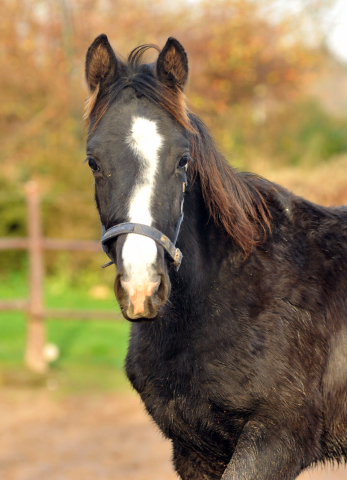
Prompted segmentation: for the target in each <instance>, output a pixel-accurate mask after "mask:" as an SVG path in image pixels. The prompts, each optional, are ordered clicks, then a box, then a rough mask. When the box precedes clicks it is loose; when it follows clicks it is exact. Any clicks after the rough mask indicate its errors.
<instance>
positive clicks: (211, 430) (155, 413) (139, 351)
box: [126, 339, 244, 461]
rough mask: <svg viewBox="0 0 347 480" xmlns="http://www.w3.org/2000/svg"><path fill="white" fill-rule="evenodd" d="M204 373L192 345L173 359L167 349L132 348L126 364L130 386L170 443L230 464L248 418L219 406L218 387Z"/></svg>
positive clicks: (142, 346) (138, 346)
mask: <svg viewBox="0 0 347 480" xmlns="http://www.w3.org/2000/svg"><path fill="white" fill-rule="evenodd" d="M171 340H173V339H171ZM205 367H206V366H205V365H204V363H203V362H202V361H201V359H200V361H199V357H198V356H197V355H196V352H193V351H192V349H191V348H189V342H187V348H186V349H180V351H176V352H175V350H174V348H173V352H172V353H171V356H168V354H167V352H166V353H165V349H164V348H163V349H162V350H160V349H157V348H156V349H153V351H152V349H151V348H150V346H149V345H146V346H145V345H144V343H143V339H142V341H140V342H138V344H137V342H135V343H133V344H132V345H131V346H130V348H129V352H128V356H127V362H126V370H127V375H128V377H129V379H130V381H131V383H132V384H133V386H134V388H135V389H136V390H137V391H138V392H139V394H140V395H141V398H142V400H143V402H144V404H145V406H146V409H147V411H148V412H149V414H150V415H151V416H152V417H153V419H154V420H155V422H156V423H157V425H158V426H159V427H160V429H161V430H162V431H163V433H164V434H165V435H166V436H167V437H168V438H171V439H173V440H174V441H176V442H178V443H180V444H182V445H186V446H188V445H189V447H190V448H191V447H192V446H194V447H193V448H194V449H195V450H196V452H199V453H201V454H203V455H205V456H206V455H207V456H211V457H213V458H219V459H220V458H222V459H223V461H224V460H225V461H227V459H228V458H230V456H231V455H232V452H233V449H234V446H235V444H236V441H237V438H238V436H239V434H240V432H241V430H242V427H243V425H244V418H241V417H239V416H238V415H237V414H235V412H233V411H231V410H230V409H228V408H227V407H225V408H224V407H223V406H222V405H221V404H220V403H217V402H216V398H215V397H216V396H218V395H216V385H214V386H211V384H210V383H209V378H208V375H207V374H206V368H205Z"/></svg>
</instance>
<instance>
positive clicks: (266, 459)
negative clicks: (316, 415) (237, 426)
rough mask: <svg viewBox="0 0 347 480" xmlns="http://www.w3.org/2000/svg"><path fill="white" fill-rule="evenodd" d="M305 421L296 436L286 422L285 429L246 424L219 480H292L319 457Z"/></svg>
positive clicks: (263, 424) (316, 443) (253, 423)
mask: <svg viewBox="0 0 347 480" xmlns="http://www.w3.org/2000/svg"><path fill="white" fill-rule="evenodd" d="M305 420H307V419H302V425H301V427H300V428H298V430H297V431H296V432H295V431H293V428H291V427H292V426H293V422H291V421H289V420H288V423H287V422H286V425H285V426H283V425H274V424H273V423H272V424H271V425H266V424H265V423H263V422H257V421H250V422H248V423H247V424H246V425H245V427H244V429H243V431H242V434H241V436H240V438H239V440H238V443H237V446H236V449H235V452H234V454H233V456H232V458H231V460H230V462H229V464H228V466H227V468H226V469H225V471H224V473H223V475H222V477H221V480H294V479H295V478H296V477H297V476H298V475H299V473H300V472H301V470H303V469H304V468H306V467H307V466H309V465H310V464H311V463H312V462H313V461H314V460H316V459H317V457H318V456H319V444H318V439H317V440H316V439H314V438H312V431H313V429H309V428H306V429H305V425H303V424H305ZM306 426H307V425H306ZM313 440H314V441H313Z"/></svg>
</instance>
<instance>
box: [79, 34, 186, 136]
mask: <svg viewBox="0 0 347 480" xmlns="http://www.w3.org/2000/svg"><path fill="white" fill-rule="evenodd" d="M151 48H154V49H155V50H157V51H158V52H159V51H160V49H159V48H158V47H157V46H156V45H152V44H148V45H141V46H139V47H136V48H135V49H134V50H132V51H131V52H130V54H129V56H128V58H127V60H126V61H121V60H119V59H118V62H119V64H120V70H121V71H122V72H124V74H123V75H121V76H120V78H118V79H117V80H116V81H115V83H114V84H113V85H111V87H109V88H108V89H106V91H102V89H101V88H100V86H98V87H97V88H96V89H95V90H94V91H93V92H92V93H91V94H90V96H89V98H88V99H87V100H86V103H85V110H84V120H85V121H86V123H87V124H89V127H90V128H89V133H91V132H92V131H94V129H95V127H96V126H97V124H98V123H99V122H100V120H101V118H102V117H103V116H104V115H105V113H106V112H107V110H108V108H109V106H110V105H111V104H112V103H113V102H114V101H115V100H116V99H117V98H118V96H119V94H120V93H121V91H122V90H124V88H127V87H133V88H134V90H135V92H136V93H137V94H138V95H143V96H145V97H147V98H148V99H149V100H150V101H151V102H153V103H154V104H156V105H158V106H160V107H162V108H164V109H165V110H166V111H167V112H168V113H169V114H171V115H172V116H173V117H174V118H175V120H176V121H177V122H178V123H179V124H180V125H182V126H183V127H184V128H185V129H186V130H187V131H189V132H194V131H195V130H194V127H193V126H192V124H191V122H190V120H189V116H188V110H187V106H186V99H185V95H184V93H183V92H182V91H180V90H172V89H170V88H169V87H166V86H165V85H164V84H162V83H161V82H159V80H158V79H157V78H156V68H155V67H156V64H155V63H150V64H148V63H145V61H144V56H145V53H146V52H147V51H148V50H149V49H151Z"/></svg>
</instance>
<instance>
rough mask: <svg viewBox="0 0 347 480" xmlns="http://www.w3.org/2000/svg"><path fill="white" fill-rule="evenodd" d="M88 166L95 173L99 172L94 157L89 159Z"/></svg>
mask: <svg viewBox="0 0 347 480" xmlns="http://www.w3.org/2000/svg"><path fill="white" fill-rule="evenodd" d="M88 165H89V166H90V168H91V169H92V170H93V172H98V171H99V170H100V168H99V167H98V165H97V163H96V161H95V160H94V158H92V157H88Z"/></svg>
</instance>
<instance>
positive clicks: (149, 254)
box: [122, 117, 162, 288]
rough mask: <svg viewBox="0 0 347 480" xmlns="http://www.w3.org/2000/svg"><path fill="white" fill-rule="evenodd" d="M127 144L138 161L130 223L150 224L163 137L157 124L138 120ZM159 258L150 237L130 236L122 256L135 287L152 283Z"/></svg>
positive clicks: (129, 214) (140, 118) (135, 120)
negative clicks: (152, 269)
mask: <svg viewBox="0 0 347 480" xmlns="http://www.w3.org/2000/svg"><path fill="white" fill-rule="evenodd" d="M127 143H128V145H129V146H130V148H131V149H132V150H133V152H134V153H135V155H136V157H137V159H138V161H139V172H138V175H137V178H136V184H135V186H134V188H133V191H132V193H131V197H130V202H129V211H128V221H129V222H132V223H142V224H144V225H151V224H152V222H153V219H152V215H151V199H152V196H153V192H154V185H155V175H156V171H157V165H158V161H159V156H158V153H159V149H160V147H161V145H162V136H161V135H160V134H159V133H158V130H157V125H156V123H155V122H153V121H151V120H148V119H146V118H143V117H135V118H134V119H133V124H132V127H131V132H130V134H129V136H128V138H127ZM156 255H157V246H156V243H155V241H154V240H152V239H151V238H148V237H144V236H143V235H136V234H133V233H132V234H129V235H128V236H127V239H126V241H125V243H124V246H123V251H122V257H123V262H124V268H125V272H126V274H127V276H128V278H129V280H130V279H131V283H132V284H133V286H134V287H135V288H136V287H137V286H141V285H143V284H145V283H146V282H148V281H149V273H150V270H151V264H152V263H154V262H155V259H156Z"/></svg>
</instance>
